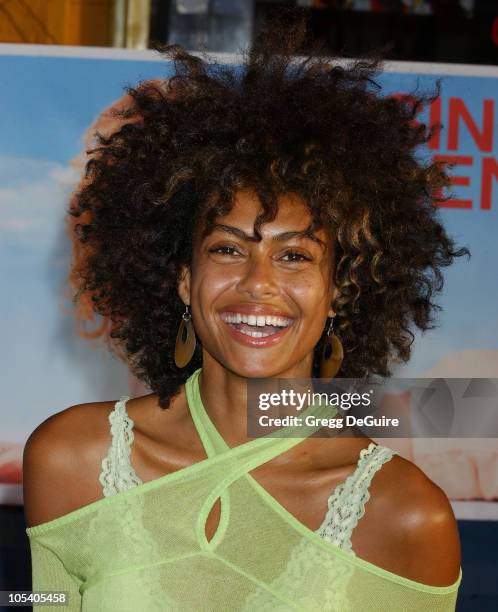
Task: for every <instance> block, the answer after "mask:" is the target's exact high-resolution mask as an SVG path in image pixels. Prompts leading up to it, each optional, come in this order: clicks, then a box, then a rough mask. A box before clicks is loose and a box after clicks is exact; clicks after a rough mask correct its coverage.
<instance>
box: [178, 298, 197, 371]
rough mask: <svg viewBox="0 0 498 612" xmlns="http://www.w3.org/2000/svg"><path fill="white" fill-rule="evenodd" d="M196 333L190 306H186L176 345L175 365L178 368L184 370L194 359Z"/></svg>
mask: <svg viewBox="0 0 498 612" xmlns="http://www.w3.org/2000/svg"><path fill="white" fill-rule="evenodd" d="M195 345H196V340H195V331H194V326H193V325H192V315H191V314H190V312H189V309H188V304H185V312H184V313H183V314H182V320H181V323H180V327H179V328H178V334H177V335H176V343H175V364H176V367H177V368H184V367H185V366H186V365H187V364H188V363H189V361H190V360H191V359H192V355H193V354H194V351H195Z"/></svg>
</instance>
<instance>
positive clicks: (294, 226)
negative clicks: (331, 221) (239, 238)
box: [216, 189, 327, 240]
mask: <svg viewBox="0 0 498 612" xmlns="http://www.w3.org/2000/svg"><path fill="white" fill-rule="evenodd" d="M277 205H278V209H277V215H276V217H275V219H274V220H273V221H268V222H265V223H264V224H263V225H262V226H261V230H260V231H261V234H262V236H263V237H265V236H269V237H271V236H272V235H273V234H277V233H281V232H285V231H302V230H305V229H307V228H308V227H309V225H310V224H311V222H312V220H313V217H312V215H311V212H310V210H309V208H308V206H307V205H306V203H305V201H304V200H303V199H302V198H301V197H299V196H298V195H297V194H292V193H289V194H283V195H280V196H279V197H278V201H277ZM262 211H263V207H262V204H261V201H260V199H259V197H258V195H257V194H256V192H255V191H253V190H250V189H245V190H239V191H237V192H236V193H235V196H234V204H233V206H232V209H231V210H230V212H229V213H228V214H226V215H223V216H219V217H217V219H216V222H217V223H223V224H226V225H233V226H236V227H238V228H240V229H242V230H244V231H245V232H246V233H248V234H252V233H253V227H254V222H255V220H256V217H257V216H258V214H260V213H261V212H262ZM314 234H315V235H316V236H317V237H320V238H322V240H325V239H326V236H327V233H326V232H325V230H323V229H317V230H316V231H315V232H314Z"/></svg>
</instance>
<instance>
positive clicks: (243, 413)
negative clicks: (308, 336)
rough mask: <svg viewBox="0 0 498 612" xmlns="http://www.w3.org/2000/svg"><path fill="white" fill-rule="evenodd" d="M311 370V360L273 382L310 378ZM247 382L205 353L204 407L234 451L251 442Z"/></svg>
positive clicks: (200, 383)
mask: <svg viewBox="0 0 498 612" xmlns="http://www.w3.org/2000/svg"><path fill="white" fill-rule="evenodd" d="M308 362H309V363H308ZM311 368H312V362H311V356H310V359H309V360H307V362H306V363H305V362H302V363H300V364H297V365H296V366H294V367H292V368H289V369H288V370H285V371H282V372H280V373H279V374H277V375H275V376H273V377H272V378H310V377H311ZM247 381H248V379H247V378H246V377H244V376H239V375H238V374H236V373H235V372H232V371H230V370H228V369H227V368H225V367H223V366H222V365H221V364H220V363H219V362H218V361H216V360H215V359H213V358H212V357H211V356H210V355H209V354H208V353H207V352H206V351H203V364H202V373H201V376H200V379H199V388H200V393H201V399H202V403H203V405H204V407H205V409H206V412H207V413H208V415H209V418H210V419H211V421H212V422H213V424H214V426H215V427H216V429H217V430H218V431H219V433H220V434H221V436H222V437H223V439H224V440H225V441H226V443H227V444H228V445H229V446H231V447H234V446H238V445H239V444H243V443H244V442H247V441H248V440H249V439H250V438H248V436H247Z"/></svg>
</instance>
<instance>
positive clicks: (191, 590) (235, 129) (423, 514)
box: [24, 30, 468, 612]
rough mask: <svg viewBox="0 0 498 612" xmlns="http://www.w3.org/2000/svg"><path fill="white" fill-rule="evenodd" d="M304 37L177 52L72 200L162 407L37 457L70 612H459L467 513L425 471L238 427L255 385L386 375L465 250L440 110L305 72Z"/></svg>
mask: <svg viewBox="0 0 498 612" xmlns="http://www.w3.org/2000/svg"><path fill="white" fill-rule="evenodd" d="M300 36H301V34H300V31H299V30H293V31H292V32H291V33H290V34H289V35H287V34H286V33H285V32H283V31H282V30H277V31H275V32H274V33H273V35H269V34H266V35H265V36H263V37H262V38H261V39H260V40H259V42H258V44H257V45H256V46H255V50H254V51H252V52H251V53H250V54H249V55H248V56H247V57H246V58H245V63H244V65H243V66H242V68H241V69H234V68H233V67H226V66H220V65H216V64H212V63H207V62H203V61H202V60H200V59H198V58H196V57H193V56H191V55H189V54H187V53H186V52H185V51H184V50H182V49H181V48H177V47H170V48H168V49H167V50H166V52H167V54H168V55H169V56H170V57H171V58H172V59H174V60H175V66H176V72H175V75H174V76H173V77H172V78H171V79H170V80H169V81H167V82H166V81H164V82H153V83H145V84H142V85H141V86H140V87H137V88H131V89H129V93H130V95H131V102H130V104H129V106H128V108H127V109H126V110H125V112H122V114H121V117H122V120H123V125H122V127H121V128H120V129H119V130H118V131H117V132H115V133H114V134H113V135H111V136H109V137H101V138H100V143H99V144H98V146H97V147H96V149H95V150H94V151H93V152H92V159H91V161H90V162H89V164H88V166H87V173H86V178H85V181H84V184H83V185H82V186H81V188H80V189H79V191H78V193H77V195H76V196H75V198H74V199H73V201H72V204H71V208H70V214H71V217H72V219H73V222H74V228H73V229H74V237H75V258H74V263H73V268H72V280H73V283H74V285H75V287H76V289H77V298H78V299H79V301H80V305H82V307H83V308H84V307H85V306H87V305H88V304H92V308H93V309H94V311H95V312H97V313H99V314H101V315H103V316H104V320H105V321H108V322H109V323H110V326H109V329H108V330H107V331H108V336H109V338H111V339H112V341H113V346H115V347H117V348H118V350H119V351H121V354H123V355H124V356H126V357H127V359H128V362H129V364H130V366H131V368H132V370H133V371H134V373H135V374H136V375H137V377H138V378H140V379H141V380H143V381H145V382H146V383H147V384H148V385H149V387H150V389H151V390H152V391H153V393H152V394H150V395H145V396H143V397H138V398H135V399H131V400H130V399H129V398H127V397H126V396H123V397H122V398H121V399H120V400H119V401H117V402H114V401H113V402H99V403H96V404H84V405H77V406H72V407H70V408H68V409H66V410H64V411H62V412H59V413H57V414H55V415H54V416H52V417H50V418H49V419H47V420H46V421H45V422H44V423H42V424H41V425H40V426H39V427H38V428H37V429H36V430H35V432H33V434H32V435H31V437H30V438H29V440H28V442H27V445H26V449H25V454H24V483H25V512H26V520H27V524H28V526H29V528H28V529H27V533H28V535H29V537H30V543H31V551H32V557H33V585H34V586H33V588H34V589H38V590H41V589H60V590H64V591H67V592H68V593H69V596H70V602H69V606H70V608H69V609H71V610H72V609H74V610H79V609H83V610H92V611H93V610H96V609H100V610H120V611H121V610H258V611H259V610H295V609H299V610H307V611H308V610H338V611H339V610H340V611H341V612H344V611H358V610H359V611H362V610H396V611H398V610H424V611H426V610H438V611H439V610H454V607H455V600H456V595H457V589H458V585H459V583H460V580H461V568H460V545H459V538H458V530H457V525H456V521H455V517H454V515H453V512H452V509H451V506H450V504H449V502H448V499H447V498H446V496H445V495H444V493H443V492H442V490H441V489H439V488H438V487H437V486H436V485H435V484H434V483H433V482H432V481H430V480H429V479H428V478H427V477H426V476H425V475H424V474H423V473H422V472H421V471H420V470H419V469H418V468H417V467H416V466H415V465H413V464H412V463H410V462H409V461H407V460H404V459H403V458H401V457H400V456H397V455H396V454H395V453H393V452H392V451H390V449H389V448H387V447H382V446H378V445H375V444H374V443H373V442H372V440H370V439H369V438H367V437H364V436H359V437H346V436H335V437H332V438H330V437H329V438H317V437H311V435H310V434H311V433H313V432H312V431H311V430H310V431H307V432H306V435H304V434H303V435H302V436H301V437H297V438H296V437H286V436H285V435H284V436H282V437H280V438H278V437H277V438H270V439H268V438H255V439H252V440H249V439H248V436H247V433H246V420H247V419H246V416H247V412H246V405H247V381H248V380H250V379H253V378H256V377H263V378H307V377H311V376H321V377H332V376H334V375H336V374H338V375H341V376H345V377H364V376H368V375H370V374H372V373H376V374H380V375H383V376H389V375H390V374H391V370H390V365H391V364H392V363H393V362H395V361H407V360H408V359H409V356H410V344H411V339H412V333H411V331H410V329H409V328H410V326H411V325H415V326H417V327H418V328H419V329H422V330H424V329H428V328H429V327H430V323H431V321H432V315H433V312H434V310H435V309H436V308H437V306H436V305H435V304H434V303H433V302H432V301H431V298H432V295H433V293H434V292H437V291H439V290H440V289H441V288H442V277H441V271H440V269H441V267H442V266H447V265H450V264H451V263H452V261H453V259H454V257H456V256H460V255H462V254H464V253H468V251H467V250H466V249H460V250H456V248H455V245H454V243H453V241H452V240H451V239H450V238H449V237H448V236H447V234H446V233H445V230H444V228H443V227H442V226H441V224H440V222H439V220H438V217H437V209H436V208H435V207H434V204H435V203H436V202H437V201H438V197H439V196H438V194H440V189H441V187H443V186H445V185H447V184H448V177H447V174H446V173H445V171H444V168H442V167H441V166H436V165H434V164H430V163H424V162H423V161H421V160H420V159H418V158H417V157H416V155H415V152H416V148H417V147H418V146H419V145H421V144H422V143H424V142H426V141H427V140H428V138H429V137H430V132H429V130H428V129H427V128H426V126H424V125H423V124H420V123H417V122H415V121H414V119H415V116H416V114H417V112H418V110H419V109H420V106H421V104H422V103H423V102H424V101H426V99H425V98H422V97H415V96H412V97H411V98H406V99H394V98H385V97H382V96H380V95H379V94H378V92H377V91H376V90H375V87H374V86H375V82H374V81H373V77H374V76H375V74H376V72H377V71H378V62H376V61H370V62H360V61H357V62H356V63H354V64H352V65H351V66H349V67H347V68H346V67H339V66H338V65H334V64H333V63H330V62H329V61H326V60H321V59H320V58H318V57H310V58H308V59H307V60H306V61H305V60H300V61H292V59H291V56H292V54H293V52H294V51H295V50H296V49H297V48H298V47H299V44H300V40H301V39H300ZM327 347H331V348H332V354H330V350H327ZM109 423H110V424H111V428H110V431H109ZM367 501H368V504H367V505H366V502H367ZM360 519H361V520H360ZM71 606H73V607H71Z"/></svg>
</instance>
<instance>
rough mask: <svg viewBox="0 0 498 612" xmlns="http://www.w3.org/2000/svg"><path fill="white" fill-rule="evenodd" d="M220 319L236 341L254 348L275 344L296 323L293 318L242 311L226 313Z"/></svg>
mask: <svg viewBox="0 0 498 612" xmlns="http://www.w3.org/2000/svg"><path fill="white" fill-rule="evenodd" d="M245 310H246V309H245ZM252 310H254V309H252ZM258 310H259V309H258ZM220 317H221V320H222V321H223V322H224V323H225V324H226V325H227V328H228V331H229V333H230V335H231V336H232V337H233V338H234V339H235V340H237V341H238V342H240V343H242V344H244V345H246V346H253V347H267V346H271V345H273V344H275V343H276V342H278V341H279V340H280V338H281V337H282V336H283V335H284V334H285V333H286V332H287V330H288V329H289V328H290V327H291V326H292V323H293V322H294V320H293V319H292V318H289V317H285V316H279V315H277V314H275V315H274V314H259V313H258V314H248V313H243V312H240V311H239V312H233V311H224V312H222V313H220Z"/></svg>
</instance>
